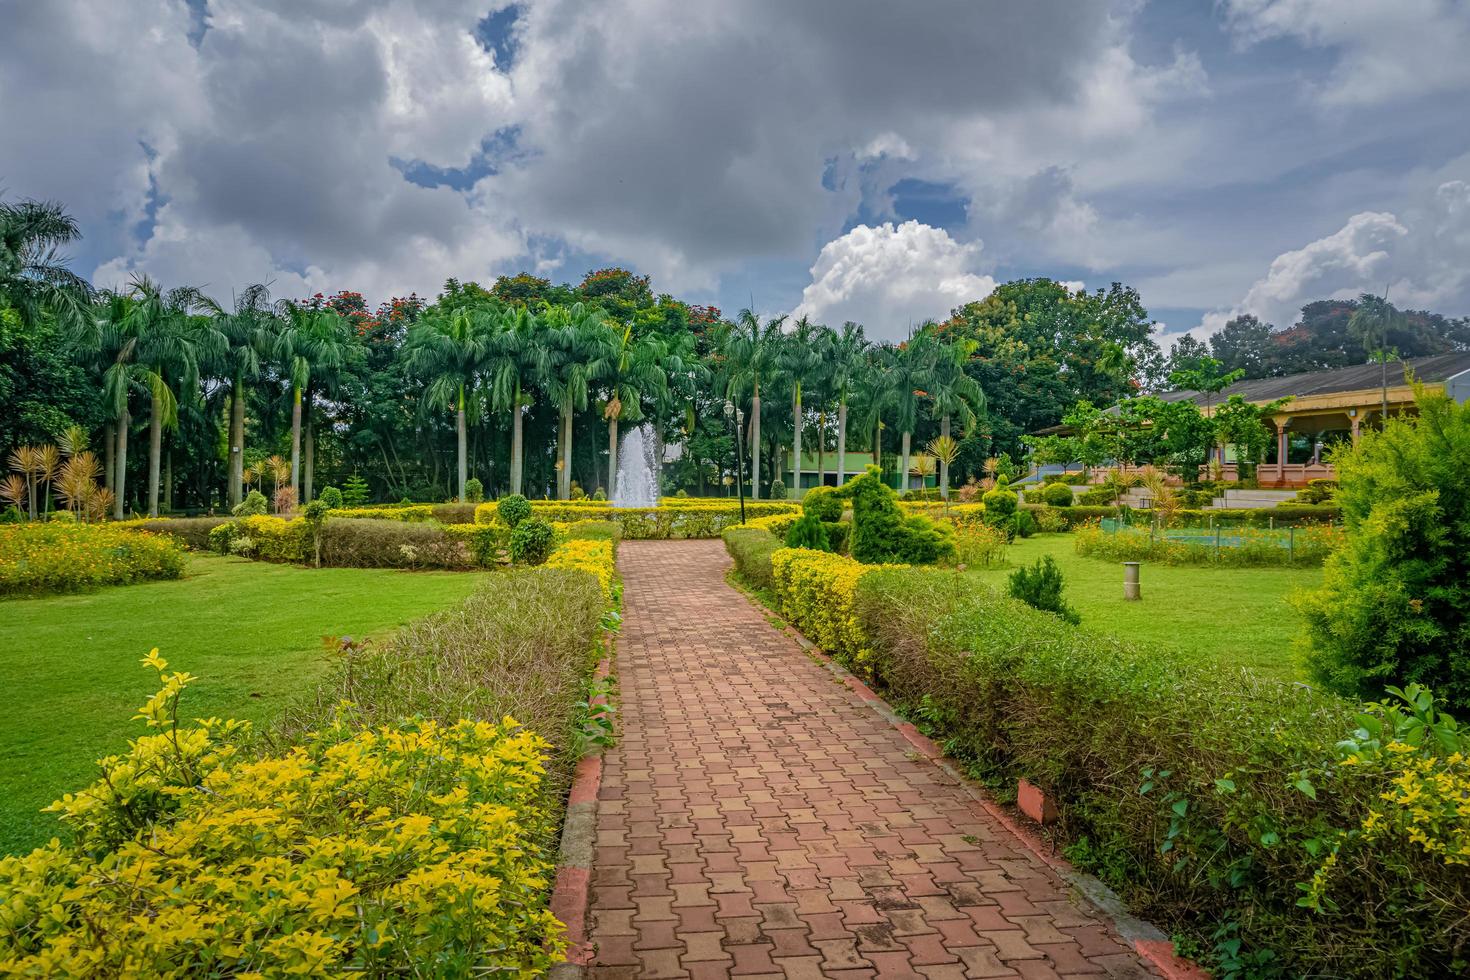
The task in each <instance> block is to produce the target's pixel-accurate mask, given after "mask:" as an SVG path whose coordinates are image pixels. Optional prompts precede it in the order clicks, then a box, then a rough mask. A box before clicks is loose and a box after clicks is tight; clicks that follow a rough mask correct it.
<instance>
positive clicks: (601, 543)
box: [545, 538, 622, 605]
mask: <svg viewBox="0 0 1470 980" xmlns="http://www.w3.org/2000/svg"><path fill="white" fill-rule="evenodd" d="M545 567H546V568H569V569H573V570H576V571H583V572H591V573H592V574H593V575H595V576H597V584H598V585H599V586H600V587H601V588H602V594H603V597H604V598H606V599H607V600H608V602H609V603H611V604H613V605H616V604H617V603H618V601H619V600H620V599H621V598H622V585H621V584H620V583H619V582H618V581H617V558H616V556H615V553H614V550H613V543H612V542H611V541H609V540H606V539H602V540H596V539H588V538H570V539H568V540H565V541H563V542H562V543H561V544H559V545H557V546H556V548H555V549H554V550H553V551H552V552H551V555H550V557H548V558H547V559H546V564H545Z"/></svg>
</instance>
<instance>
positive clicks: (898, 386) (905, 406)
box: [885, 336, 931, 491]
mask: <svg viewBox="0 0 1470 980" xmlns="http://www.w3.org/2000/svg"><path fill="white" fill-rule="evenodd" d="M930 355H931V352H930V350H929V345H928V344H926V343H925V342H924V341H923V339H922V336H914V337H911V338H910V339H909V341H908V342H907V343H904V344H900V345H898V347H896V348H894V352H893V356H892V359H891V360H890V362H889V364H888V371H887V373H886V375H885V378H886V381H887V392H886V394H887V401H888V402H889V404H891V405H892V407H893V411H894V416H895V417H894V423H895V424H896V425H897V426H898V431H899V432H901V433H903V436H902V442H901V445H902V454H901V457H900V459H901V462H900V463H899V477H898V479H899V489H900V491H903V490H907V489H908V488H909V458H910V450H911V447H912V443H913V437H914V429H915V427H916V426H917V425H918V422H919V399H920V398H923V397H924V396H925V395H926V394H927V392H925V390H924V387H923V386H924V385H925V384H927V383H928V382H929V361H930Z"/></svg>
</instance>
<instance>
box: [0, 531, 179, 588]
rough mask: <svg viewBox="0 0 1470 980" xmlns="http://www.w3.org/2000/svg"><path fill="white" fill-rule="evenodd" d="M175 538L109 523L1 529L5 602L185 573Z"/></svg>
mask: <svg viewBox="0 0 1470 980" xmlns="http://www.w3.org/2000/svg"><path fill="white" fill-rule="evenodd" d="M185 561H186V557H185V555H184V549H183V548H181V547H180V546H179V545H178V543H177V542H175V541H174V540H173V539H172V538H169V537H165V536H163V535H160V534H149V533H147V532H144V531H134V530H126V529H119V528H115V527H111V526H109V525H104V524H75V523H63V522H61V521H47V522H45V523H41V522H35V523H28V524H6V525H0V598H3V597H6V596H35V595H45V594H47V593H52V592H78V591H82V590H85V589H90V588H95V587H97V586H101V585H128V584H131V583H133V582H144V581H148V580H151V579H169V578H178V577H179V576H180V575H182V574H183V573H184V562H185Z"/></svg>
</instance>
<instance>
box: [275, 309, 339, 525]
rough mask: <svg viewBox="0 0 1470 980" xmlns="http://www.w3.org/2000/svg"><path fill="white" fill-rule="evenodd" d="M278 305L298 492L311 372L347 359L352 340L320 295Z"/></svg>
mask: <svg viewBox="0 0 1470 980" xmlns="http://www.w3.org/2000/svg"><path fill="white" fill-rule="evenodd" d="M281 307H282V312H283V313H284V315H285V319H284V321H283V322H282V324H281V329H280V330H279V331H278V333H277V334H276V338H275V351H274V353H275V356H276V359H277V361H278V362H279V363H280V365H281V367H282V369H283V373H284V374H285V375H286V377H287V378H289V379H290V383H291V489H292V491H293V492H294V493H298V494H299V493H300V488H301V421H302V401H303V393H304V392H305V391H306V389H307V387H308V386H309V385H310V384H311V380H312V376H313V374H316V375H318V376H320V375H321V374H324V373H326V372H328V371H330V370H333V369H336V368H340V367H342V366H343V365H344V364H345V363H346V362H347V356H348V355H347V351H348V347H349V345H350V343H351V341H350V340H349V339H348V333H347V329H346V325H345V324H344V323H343V322H342V317H341V315H340V314H338V313H337V311H336V310H334V309H332V308H330V307H328V306H327V305H325V303H324V302H322V301H321V299H320V297H319V296H318V297H315V298H313V299H312V300H311V301H308V302H305V303H292V302H286V303H283V304H282V305H281ZM298 499H299V498H298Z"/></svg>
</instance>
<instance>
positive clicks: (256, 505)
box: [230, 490, 270, 517]
mask: <svg viewBox="0 0 1470 980" xmlns="http://www.w3.org/2000/svg"><path fill="white" fill-rule="evenodd" d="M268 510H270V501H268V500H266V499H265V494H263V493H261V492H260V491H259V490H251V491H250V492H249V493H247V494H246V495H245V499H244V500H242V501H240V502H239V503H238V504H236V505H235V506H234V507H232V508H231V509H230V513H231V514H234V515H235V516H236V517H250V516H252V515H255V514H264V513H265V512H266V511H268Z"/></svg>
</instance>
